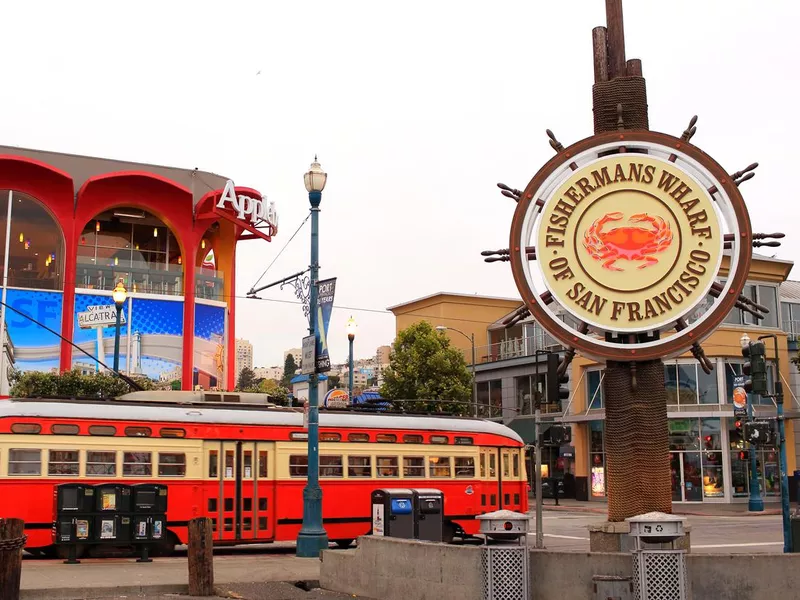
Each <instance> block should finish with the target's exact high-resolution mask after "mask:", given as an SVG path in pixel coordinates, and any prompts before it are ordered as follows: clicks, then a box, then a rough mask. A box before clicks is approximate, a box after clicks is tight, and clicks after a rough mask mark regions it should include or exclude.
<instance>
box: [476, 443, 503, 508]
mask: <svg viewBox="0 0 800 600" xmlns="http://www.w3.org/2000/svg"><path fill="white" fill-rule="evenodd" d="M498 456H499V450H498V449H496V448H481V455H480V459H479V460H480V476H481V479H482V480H483V485H482V486H481V488H482V489H481V508H482V509H483V512H491V511H494V510H497V509H498V508H500V501H501V498H500V477H499V474H500V470H499V469H498Z"/></svg>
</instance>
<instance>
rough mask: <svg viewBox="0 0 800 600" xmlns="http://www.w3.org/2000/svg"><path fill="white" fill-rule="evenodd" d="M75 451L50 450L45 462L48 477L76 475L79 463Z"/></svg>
mask: <svg viewBox="0 0 800 600" xmlns="http://www.w3.org/2000/svg"><path fill="white" fill-rule="evenodd" d="M78 456H79V453H78V451H77V450H50V457H49V459H48V461H47V474H48V475H77V474H78V472H79V471H80V462H79V459H78Z"/></svg>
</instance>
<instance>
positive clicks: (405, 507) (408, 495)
mask: <svg viewBox="0 0 800 600" xmlns="http://www.w3.org/2000/svg"><path fill="white" fill-rule="evenodd" d="M413 498H414V494H413V493H412V491H411V490H409V489H401V488H397V489H383V490H375V491H373V492H372V535H385V536H387V537H399V538H405V539H409V540H410V539H413V538H414V510H413V505H412V503H413Z"/></svg>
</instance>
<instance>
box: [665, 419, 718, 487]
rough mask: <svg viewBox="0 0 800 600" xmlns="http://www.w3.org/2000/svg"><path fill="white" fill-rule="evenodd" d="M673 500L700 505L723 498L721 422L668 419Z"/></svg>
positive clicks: (715, 420)
mask: <svg viewBox="0 0 800 600" xmlns="http://www.w3.org/2000/svg"><path fill="white" fill-rule="evenodd" d="M669 440H670V470H671V472H672V500H673V501H674V502H700V501H702V500H704V499H705V498H722V497H724V496H725V473H724V469H723V465H722V435H721V426H720V420H719V419H718V418H714V419H694V418H687V419H670V420H669Z"/></svg>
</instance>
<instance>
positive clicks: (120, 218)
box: [77, 208, 183, 295]
mask: <svg viewBox="0 0 800 600" xmlns="http://www.w3.org/2000/svg"><path fill="white" fill-rule="evenodd" d="M182 262H183V261H182V260H181V251H180V247H179V245H178V241H177V240H176V239H175V236H174V235H173V233H172V231H171V230H170V229H169V227H167V226H166V225H165V224H164V223H163V222H162V221H161V219H159V218H158V217H156V216H155V215H152V214H151V213H148V212H147V211H143V210H140V209H136V208H114V209H111V210H107V211H105V212H103V213H101V214H99V215H97V216H96V217H95V218H94V219H92V220H91V221H89V222H88V223H87V224H86V226H85V227H84V228H83V232H82V233H81V237H80V240H79V242H78V265H77V275H78V277H77V279H78V282H77V285H78V286H79V287H83V288H87V289H99V290H111V289H113V288H114V285H116V282H117V280H119V279H120V278H122V279H123V280H124V281H125V285H126V287H127V288H128V290H129V291H132V292H144V293H149V294H169V295H180V294H182V293H183V265H182Z"/></svg>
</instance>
